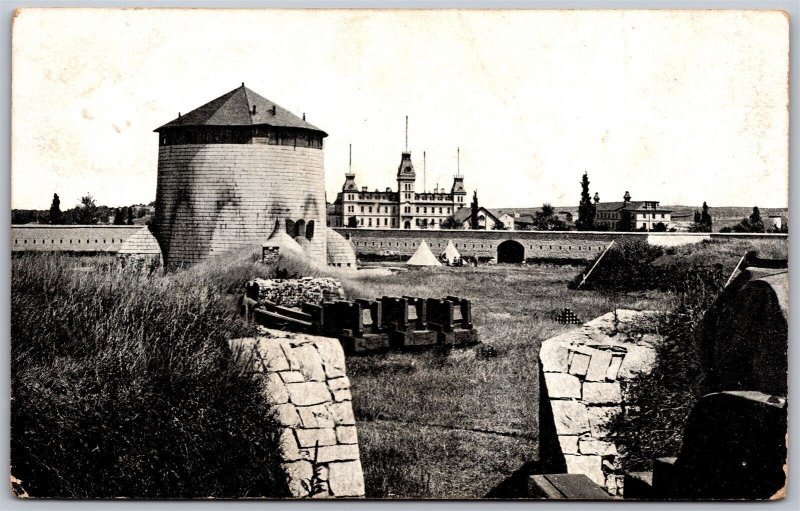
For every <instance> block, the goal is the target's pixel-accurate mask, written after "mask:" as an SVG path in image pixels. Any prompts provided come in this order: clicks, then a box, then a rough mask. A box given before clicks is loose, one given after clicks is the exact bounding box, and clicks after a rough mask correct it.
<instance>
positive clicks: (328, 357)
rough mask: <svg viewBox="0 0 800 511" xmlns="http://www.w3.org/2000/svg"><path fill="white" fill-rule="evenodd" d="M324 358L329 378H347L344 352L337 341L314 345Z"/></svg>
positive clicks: (328, 340)
mask: <svg viewBox="0 0 800 511" xmlns="http://www.w3.org/2000/svg"><path fill="white" fill-rule="evenodd" d="M314 344H315V345H316V346H317V350H319V354H320V356H321V357H322V365H323V366H324V368H325V375H326V376H327V377H328V378H340V377H342V376H346V374H345V363H344V350H343V349H342V345H341V344H340V343H339V341H338V340H337V339H325V340H320V341H317V342H315V343H314Z"/></svg>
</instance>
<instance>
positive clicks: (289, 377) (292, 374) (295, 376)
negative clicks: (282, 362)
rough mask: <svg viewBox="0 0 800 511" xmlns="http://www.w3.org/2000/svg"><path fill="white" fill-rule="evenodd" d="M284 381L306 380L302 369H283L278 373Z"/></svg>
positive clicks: (297, 381)
mask: <svg viewBox="0 0 800 511" xmlns="http://www.w3.org/2000/svg"><path fill="white" fill-rule="evenodd" d="M278 374H279V375H280V377H281V380H283V383H301V382H304V381H306V378H305V376H303V373H301V372H300V371H283V372H280V373H278Z"/></svg>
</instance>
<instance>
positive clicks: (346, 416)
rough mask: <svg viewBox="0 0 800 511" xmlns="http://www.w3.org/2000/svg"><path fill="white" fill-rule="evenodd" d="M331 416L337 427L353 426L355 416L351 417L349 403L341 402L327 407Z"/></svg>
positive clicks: (351, 406)
mask: <svg viewBox="0 0 800 511" xmlns="http://www.w3.org/2000/svg"><path fill="white" fill-rule="evenodd" d="M328 410H330V412H331V415H332V416H333V422H335V423H336V425H337V426H353V425H355V423H356V419H355V416H354V415H353V405H351V404H350V401H343V402H341V403H331V404H329V405H328Z"/></svg>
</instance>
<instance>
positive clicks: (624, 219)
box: [617, 209, 635, 232]
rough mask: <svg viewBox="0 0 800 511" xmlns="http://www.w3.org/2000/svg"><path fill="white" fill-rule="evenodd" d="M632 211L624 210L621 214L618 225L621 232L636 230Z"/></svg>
mask: <svg viewBox="0 0 800 511" xmlns="http://www.w3.org/2000/svg"><path fill="white" fill-rule="evenodd" d="M632 216H633V215H632V214H631V212H630V211H626V210H624V209H622V210H620V212H619V222H618V223H617V230H618V231H621V232H630V231H632V230H633V229H634V227H635V226H634V224H633V218H632Z"/></svg>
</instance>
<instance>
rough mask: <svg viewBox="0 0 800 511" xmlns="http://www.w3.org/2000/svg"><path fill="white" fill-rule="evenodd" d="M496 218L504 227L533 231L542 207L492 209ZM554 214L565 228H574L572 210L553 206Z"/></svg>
mask: <svg viewBox="0 0 800 511" xmlns="http://www.w3.org/2000/svg"><path fill="white" fill-rule="evenodd" d="M492 211H494V213H495V214H496V215H497V216H498V218H499V219H500V220H501V221H502V222H503V224H505V226H506V229H509V230H514V231H533V230H536V225H535V223H534V222H535V218H536V215H537V214H538V213H541V212H542V208H509V209H505V208H504V209H493V210H492ZM554 214H555V216H556V217H557V218H558V219H559V220H561V221H562V222H564V223H565V224H566V226H567V229H574V228H575V222H574V218H573V213H572V211H568V210H566V209H564V208H555V209H554Z"/></svg>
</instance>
